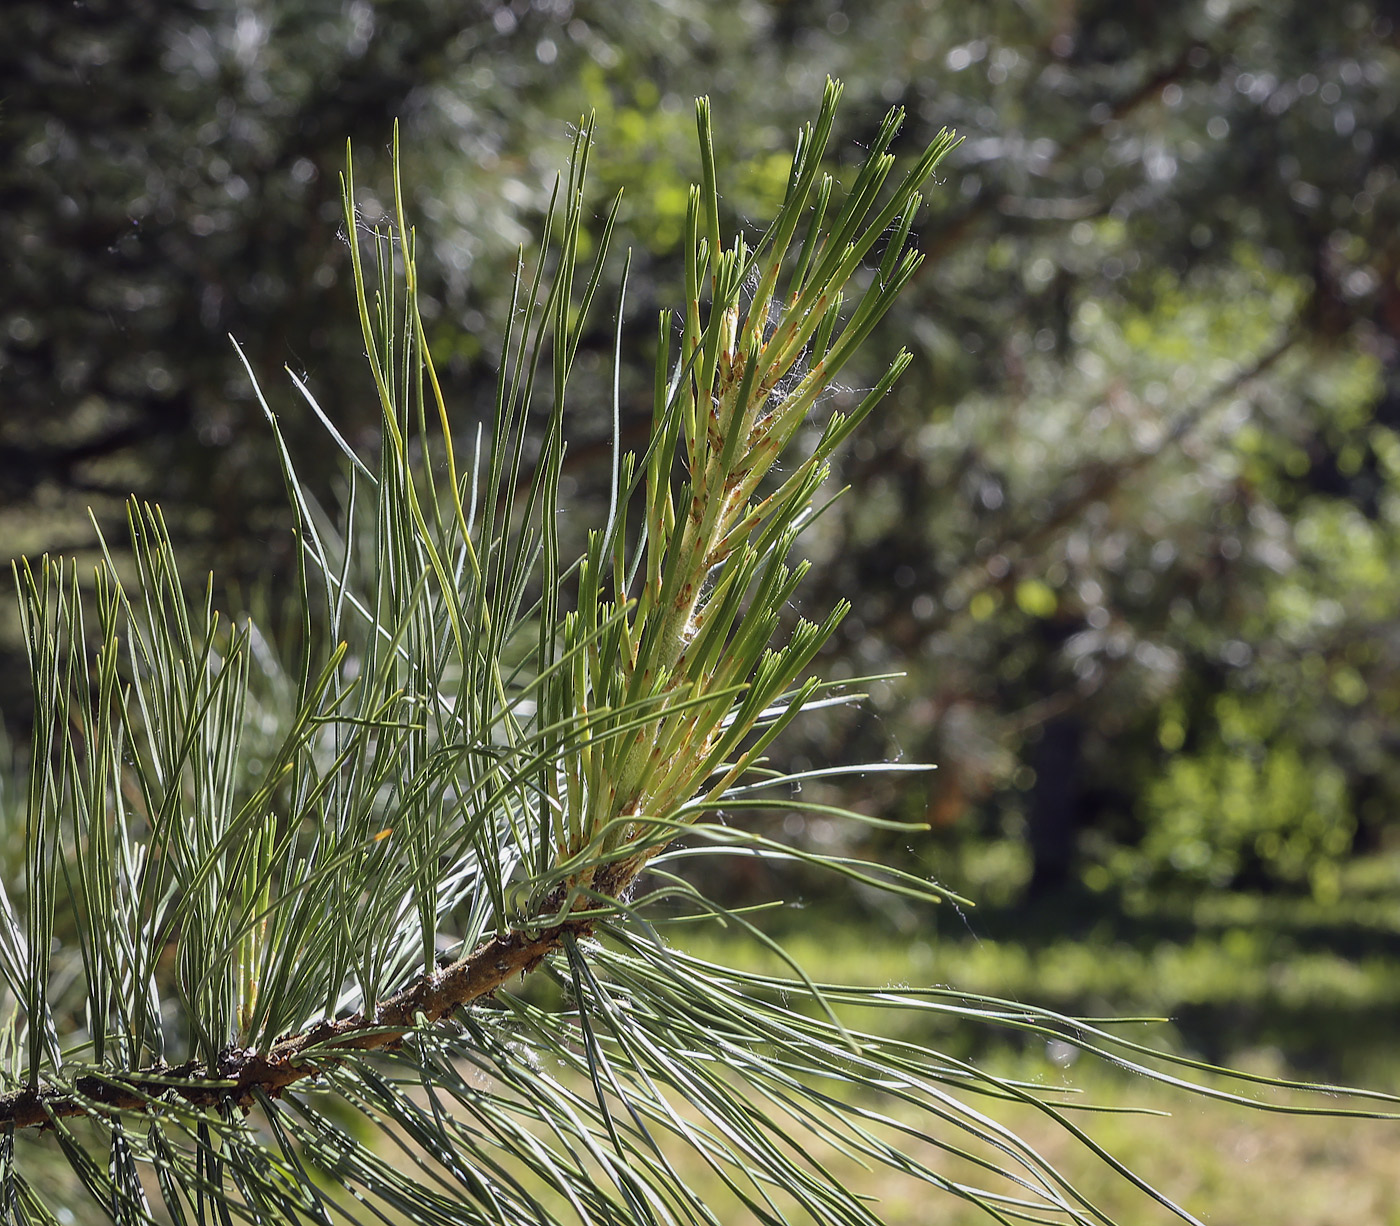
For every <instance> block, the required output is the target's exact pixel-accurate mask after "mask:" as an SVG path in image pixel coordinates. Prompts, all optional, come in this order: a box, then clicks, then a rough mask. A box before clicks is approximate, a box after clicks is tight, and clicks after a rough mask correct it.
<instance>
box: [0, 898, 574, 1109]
mask: <svg viewBox="0 0 1400 1226" xmlns="http://www.w3.org/2000/svg"><path fill="white" fill-rule="evenodd" d="M594 923H595V920H594V919H593V918H592V917H590V916H589V915H588V914H587V913H583V914H580V915H578V916H576V917H575V918H571V919H567V920H565V921H563V922H562V923H559V924H555V925H554V926H552V927H550V928H546V929H543V930H542V931H539V932H531V931H529V930H527V929H514V930H512V931H510V932H508V933H505V934H504V935H501V936H496V937H493V938H492V939H491V940H489V941H486V942H485V943H483V944H482V945H479V946H478V947H477V948H476V949H475V950H473V951H472V953H470V954H469V955H468V956H467V957H465V958H462V959H460V960H459V961H457V962H454V963H453V964H452V965H451V966H448V967H445V968H443V969H442V970H438V971H433V972H431V973H429V974H426V975H421V976H419V977H418V978H417V979H415V980H414V981H413V982H412V983H411V984H409V985H408V986H407V987H405V988H403V989H402V990H400V991H398V992H396V993H395V994H394V995H393V996H390V997H389V998H388V999H387V1000H383V1001H381V1002H380V1003H379V1004H378V1005H376V1006H375V1009H374V1014H373V1016H372V1017H367V1016H366V1015H365V1014H363V1013H356V1014H353V1015H352V1016H350V1017H345V1018H340V1019H338V1020H336V1021H333V1022H332V1021H320V1022H317V1023H316V1024H315V1025H314V1026H311V1027H309V1028H308V1029H306V1030H303V1031H301V1032H299V1033H297V1034H293V1035H289V1036H287V1037H286V1038H284V1039H282V1040H280V1041H279V1042H278V1043H276V1044H275V1045H273V1047H272V1048H271V1049H269V1050H268V1051H265V1052H259V1051H250V1050H247V1049H244V1048H237V1047H231V1048H229V1049H228V1050H227V1051H226V1052H224V1053H222V1054H221V1055H220V1057H219V1059H218V1061H217V1062H216V1063H215V1064H214V1066H213V1067H210V1065H209V1064H208V1063H207V1062H206V1061H203V1060H188V1061H186V1062H185V1063H184V1064H180V1065H174V1066H167V1065H152V1066H150V1067H147V1068H143V1069H137V1070H133V1071H131V1072H126V1073H118V1072H104V1073H101V1074H98V1073H85V1074H82V1075H80V1076H79V1077H77V1078H75V1079H74V1081H73V1083H72V1088H71V1089H67V1088H63V1087H60V1086H53V1085H37V1086H28V1087H26V1088H25V1089H23V1090H18V1091H14V1092H12V1093H10V1094H6V1095H4V1096H0V1128H4V1127H12V1128H16V1129H18V1128H36V1127H37V1128H41V1129H42V1128H48V1127H51V1126H52V1125H53V1122H54V1120H56V1119H62V1118H66V1117H73V1116H80V1115H90V1114H92V1113H94V1112H98V1113H107V1112H120V1111H139V1110H141V1109H143V1108H147V1109H151V1108H155V1107H156V1106H158V1105H159V1103H160V1100H161V1099H162V1098H164V1097H165V1096H166V1095H167V1094H175V1095H177V1096H178V1097H179V1098H181V1099H183V1100H184V1101H185V1103H187V1104H188V1105H189V1106H191V1107H197V1108H213V1107H220V1106H229V1105H231V1106H235V1107H238V1108H239V1109H240V1110H243V1111H247V1110H249V1109H250V1108H251V1107H252V1106H253V1104H254V1102H255V1101H256V1100H257V1099H258V1098H259V1097H260V1096H262V1097H267V1098H280V1097H281V1096H282V1095H283V1094H285V1093H286V1092H287V1091H288V1090H289V1089H291V1088H292V1087H293V1086H295V1085H296V1084H297V1083H298V1082H301V1081H305V1080H307V1079H308V1078H312V1077H316V1076H319V1075H320V1074H322V1073H325V1072H327V1071H329V1070H330V1069H332V1068H334V1067H335V1066H336V1065H337V1064H338V1063H339V1058H338V1057H337V1055H336V1053H337V1052H338V1051H382V1050H384V1049H386V1048H393V1047H396V1046H397V1045H398V1044H399V1043H401V1042H402V1041H403V1039H404V1036H405V1035H407V1034H408V1033H409V1032H410V1031H412V1030H413V1029H414V1028H415V1027H418V1026H421V1025H423V1024H425V1023H433V1022H438V1021H441V1020H442V1019H443V1018H444V1017H447V1016H449V1015H450V1014H452V1013H454V1012H456V1011H457V1010H458V1009H462V1008H466V1007H468V1006H469V1005H472V1004H474V1003H475V1002H477V1001H479V1000H481V999H483V998H484V997H487V996H490V995H491V994H492V993H493V992H495V991H496V990H497V989H499V988H501V987H503V986H504V985H505V984H507V983H508V982H510V980H511V979H513V978H514V977H515V976H516V975H527V974H529V973H530V972H531V971H532V970H534V969H535V967H537V966H538V965H539V964H540V963H541V962H543V961H544V959H545V958H546V957H548V956H549V955H550V954H551V953H553V952H554V951H555V950H557V949H559V948H560V947H561V946H562V945H563V943H564V939H565V937H566V936H572V937H574V938H579V937H584V936H587V935H589V933H590V932H591V931H592V928H593V924H594Z"/></svg>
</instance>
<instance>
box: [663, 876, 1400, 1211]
mask: <svg viewBox="0 0 1400 1226" xmlns="http://www.w3.org/2000/svg"><path fill="white" fill-rule="evenodd" d="M987 854H988V855H989V856H995V855H998V854H1000V853H997V852H995V851H989V852H988V853H987ZM1004 867H1005V866H1003V869H1004ZM972 868H973V872H971V873H965V874H964V876H965V877H967V876H975V875H976V870H977V865H976V864H974V865H973V866H972ZM982 871H983V872H984V874H985V879H984V880H982V881H981V882H980V883H979V882H976V881H972V882H968V881H967V880H964V881H963V882H962V883H960V884H963V885H965V886H969V885H970V886H971V888H972V889H973V892H975V893H978V894H980V896H981V897H984V898H989V900H990V901H989V903H988V904H987V905H984V906H982V907H979V908H978V909H977V910H976V911H974V912H971V913H960V912H955V911H953V910H951V909H948V910H945V911H943V912H941V913H940V914H938V915H936V916H933V917H929V916H913V915H901V914H890V915H887V916H885V917H883V918H884V919H887V920H889V921H890V922H888V923H882V922H880V921H879V918H878V917H870V916H867V917H864V918H861V919H852V918H850V917H849V916H847V917H844V918H843V917H839V916H833V915H830V914H827V915H825V916H823V917H822V918H821V919H820V920H816V922H812V921H813V920H814V919H815V915H814V914H813V913H811V912H807V913H803V912H798V913H796V914H795V915H792V914H790V915H789V916H788V917H787V919H786V921H783V922H782V923H781V924H780V926H782V927H786V929H787V931H786V932H785V934H784V936H783V942H784V945H785V946H786V948H787V949H788V950H789V952H790V953H792V954H793V955H794V956H795V957H796V958H797V960H798V961H800V962H801V963H802V964H803V965H804V966H805V967H806V968H807V969H808V970H809V972H810V973H812V974H813V976H814V977H817V978H820V979H824V980H827V981H844V982H858V983H865V984H915V985H917V984H947V985H950V986H953V987H956V988H958V989H962V990H967V991H973V992H980V993H986V994H989V995H995V996H998V997H1003V998H1010V999H1013V1000H1019V1001H1024V1002H1027V1003H1034V1004H1037V1005H1042V1006H1047V1007H1050V1008H1055V1009H1059V1010H1062V1011H1064V1012H1067V1013H1076V1014H1089V1015H1099V1016H1103V1015H1113V1014H1120V1015H1122V1014H1135V1015H1143V1014H1152V1015H1157V1016H1165V1017H1168V1018H1170V1019H1171V1020H1170V1021H1169V1022H1167V1023H1165V1024H1162V1025H1158V1026H1144V1027H1143V1028H1142V1031H1141V1033H1140V1034H1137V1035H1134V1037H1136V1038H1139V1039H1140V1040H1142V1041H1148V1042H1151V1043H1153V1044H1157V1045H1161V1046H1164V1047H1166V1048H1168V1049H1171V1050H1175V1051H1179V1052H1184V1053H1187V1054H1191V1055H1196V1056H1201V1057H1204V1058H1206V1059H1209V1060H1212V1061H1216V1062H1223V1063H1228V1064H1230V1065H1231V1066H1233V1067H1243V1068H1246V1069H1249V1070H1252V1071H1256V1072H1261V1073H1267V1074H1270V1075H1277V1076H1291V1077H1301V1078H1306V1079H1316V1080H1328V1081H1337V1080H1345V1081H1347V1082H1350V1083H1351V1084H1358V1085H1365V1086H1369V1087H1373V1088H1377V1089H1383V1090H1389V1091H1391V1092H1396V1091H1400V1042H1397V1022H1400V888H1397V887H1400V860H1396V859H1395V858H1394V857H1391V858H1389V859H1382V860H1372V861H1365V862H1359V863H1358V864H1357V865H1355V866H1353V868H1352V869H1350V870H1349V875H1348V877H1347V879H1346V881H1345V882H1344V889H1343V892H1342V895H1341V897H1340V898H1338V899H1336V900H1333V901H1331V902H1330V903H1328V904H1327V905H1325V906H1324V905H1322V904H1319V903H1316V902H1314V901H1312V900H1309V899H1305V898H1298V897H1284V896H1278V895H1273V896H1270V895H1250V894H1240V893H1221V894H1217V895H1211V896H1206V897H1200V896H1196V897H1187V896H1181V897H1170V896H1163V895H1155V896H1154V895H1150V894H1147V893H1138V894H1136V895H1120V896H1115V897H1108V896H1105V895H1100V896H1089V895H1081V896H1078V897H1073V898H1070V899H1068V900H1062V901H1061V903H1060V904H1058V905H1057V906H1056V907H1054V908H1039V909H1035V910H1028V909H1026V908H1023V907H1020V906H1018V905H1017V904H1016V903H1015V901H1014V891H1012V890H1010V889H1007V888H1004V887H1005V884H1006V881H1007V880H1008V877H1007V875H1006V874H1005V872H1004V871H1002V872H1000V873H999V872H998V870H997V869H996V867H995V865H993V866H991V867H988V866H986V865H983V866H982ZM979 885H980V887H981V888H980V889H978V886H979ZM804 914H805V915H806V916H807V917H808V918H802V917H803V916H804ZM686 943H687V944H688V946H689V947H690V948H691V949H692V950H693V951H694V952H696V953H698V954H700V955H702V956H704V957H706V958H708V959H710V960H712V961H715V962H729V963H731V964H735V963H737V964H741V965H749V966H754V967H757V966H763V967H765V969H777V968H776V966H775V965H774V964H773V962H772V960H771V956H770V955H768V954H766V953H765V952H764V951H762V950H760V949H757V948H755V947H752V946H749V945H747V944H741V943H739V942H737V941H733V940H730V939H726V938H725V937H724V935H723V934H722V933H718V932H716V931H714V930H710V931H707V932H704V933H695V934H693V935H691V936H689V937H688V938H687V942H686ZM902 1024H905V1025H907V1024H909V1023H907V1022H905V1023H902ZM922 1024H924V1025H927V1023H922ZM911 1037H917V1038H919V1039H921V1040H924V1041H927V1042H930V1043H931V1044H934V1045H938V1046H939V1047H940V1049H942V1050H948V1051H950V1052H952V1053H953V1054H955V1055H958V1056H960V1057H963V1058H970V1059H974V1060H976V1061H978V1062H979V1063H981V1064H984V1065H987V1066H989V1067H992V1068H994V1069H995V1070H996V1071H998V1072H1001V1073H1004V1074H1007V1075H1014V1076H1020V1077H1023V1078H1027V1079H1034V1080H1037V1081H1041V1082H1044V1083H1048V1084H1056V1085H1061V1084H1062V1085H1064V1086H1065V1087H1067V1088H1072V1089H1074V1090H1076V1091H1080V1092H1082V1094H1083V1095H1084V1097H1085V1098H1086V1099H1088V1100H1090V1101H1093V1102H1095V1103H1097V1104H1101V1105H1103V1106H1107V1107H1112V1108H1119V1109H1121V1108H1128V1107H1138V1108H1146V1109H1150V1110H1155V1111H1162V1112H1169V1113H1170V1117H1169V1118H1166V1119H1162V1118H1157V1117H1150V1116H1140V1115H1123V1114H1113V1115H1098V1116H1092V1117H1087V1127H1088V1129H1089V1131H1090V1132H1091V1134H1092V1135H1093V1136H1094V1138H1095V1140H1097V1141H1099V1142H1100V1143H1101V1144H1103V1145H1105V1146H1106V1147H1107V1148H1109V1149H1110V1150H1111V1151H1113V1152H1114V1153H1115V1154H1116V1155H1117V1156H1118V1157H1119V1158H1121V1159H1123V1160H1124V1161H1126V1162H1127V1163H1128V1164H1129V1165H1130V1166H1132V1167H1133V1168H1134V1169H1135V1170H1137V1171H1138V1172H1139V1173H1140V1174H1142V1175H1143V1176H1145V1177H1146V1178H1148V1179H1149V1180H1150V1181H1152V1182H1154V1183H1156V1184H1157V1185H1158V1186H1159V1187H1160V1188H1162V1190H1163V1191H1165V1192H1167V1193H1168V1194H1169V1195H1171V1196H1172V1197H1173V1198H1175V1199H1177V1200H1178V1201H1179V1202H1180V1203H1182V1204H1184V1205H1185V1206H1186V1207H1187V1208H1188V1209H1190V1210H1191V1211H1192V1212H1194V1213H1196V1214H1197V1215H1198V1216H1200V1217H1202V1218H1203V1219H1205V1220H1206V1221H1209V1222H1231V1223H1233V1222H1240V1223H1255V1222H1259V1223H1265V1222H1267V1223H1275V1222H1277V1223H1288V1224H1290V1226H1330V1224H1332V1223H1337V1224H1341V1223H1349V1224H1361V1226H1372V1224H1377V1226H1386V1224H1389V1223H1394V1224H1397V1226H1400V1161H1397V1160H1396V1155H1397V1154H1400V1122H1390V1121H1365V1120H1336V1119H1321V1118H1299V1117H1296V1116H1287V1115H1281V1114H1272V1113H1267V1112H1262V1111H1254V1110H1249V1109H1247V1108H1243V1107H1239V1106H1233V1105H1230V1104H1225V1103H1219V1102H1213V1101H1210V1100H1206V1099H1202V1098H1198V1097H1195V1096H1192V1095H1189V1094H1185V1093H1181V1092H1178V1091H1174V1090H1171V1089H1168V1088H1165V1087H1162V1086H1160V1085H1157V1084H1155V1083H1152V1082H1149V1081H1146V1080H1144V1079H1142V1078H1136V1077H1132V1076H1131V1075H1127V1074H1124V1073H1121V1072H1119V1071H1116V1070H1112V1069H1109V1068H1106V1067H1104V1066H1103V1065H1101V1064H1096V1063H1095V1062H1093V1061H1092V1060H1089V1059H1087V1058H1085V1059H1079V1060H1077V1061H1075V1062H1074V1063H1073V1064H1071V1065H1069V1066H1068V1067H1062V1066H1061V1065H1059V1064H1057V1063H1056V1062H1055V1061H1054V1060H1053V1059H1052V1058H1051V1057H1052V1056H1056V1055H1062V1053H1055V1052H1048V1051H1046V1050H1045V1048H1044V1045H1043V1044H1042V1045H1038V1046H1037V1045H1034V1044H1030V1045H1027V1044H1021V1045H1017V1044H1014V1043H1008V1042H1007V1041H1005V1040H1001V1039H995V1038H987V1037H980V1036H978V1035H976V1034H967V1033H958V1032H956V1031H948V1032H946V1033H942V1034H935V1033H923V1034H918V1035H916V1036H911ZM1291 1101H1298V1102H1303V1101H1307V1100H1306V1099H1305V1098H1303V1097H1302V1096H1294V1097H1293V1099H1292V1100H1291ZM993 1114H994V1115H995V1117H996V1118H997V1119H998V1120H999V1121H1000V1122H1002V1123H1005V1124H1007V1125H1008V1126H1010V1127H1013V1128H1014V1129H1016V1130H1017V1131H1018V1132H1020V1133H1021V1134H1022V1135H1023V1136H1024V1137H1025V1138H1026V1139H1027V1140H1029V1141H1031V1142H1032V1143H1033V1144H1034V1145H1035V1146H1036V1147H1037V1149H1039V1150H1040V1152H1041V1153H1042V1154H1043V1155H1044V1156H1045V1157H1047V1158H1049V1159H1051V1160H1052V1161H1053V1162H1054V1163H1055V1164H1056V1165H1057V1166H1059V1167H1061V1168H1062V1169H1063V1171H1064V1173H1065V1174H1067V1175H1069V1176H1070V1177H1071V1178H1072V1179H1073V1180H1074V1181H1075V1182H1076V1183H1077V1184H1078V1185H1079V1186H1080V1187H1081V1189H1082V1190H1083V1191H1084V1192H1086V1193H1087V1194H1088V1195H1089V1196H1090V1197H1091V1198H1092V1199H1094V1200H1095V1201H1096V1202H1097V1203H1098V1204H1099V1205H1100V1206H1101V1207H1102V1208H1103V1209H1104V1210H1105V1211H1106V1212H1108V1213H1109V1214H1110V1215H1111V1216H1112V1217H1113V1218H1114V1219H1116V1220H1118V1221H1122V1222H1125V1223H1138V1222H1143V1223H1153V1222H1159V1221H1160V1222H1166V1221H1171V1220H1175V1219H1174V1218H1172V1217H1171V1216H1170V1215H1168V1214H1167V1213H1166V1211H1165V1210H1160V1209H1159V1208H1158V1207H1156V1206H1154V1205H1153V1204H1151V1203H1150V1202H1149V1201H1147V1200H1145V1199H1144V1198H1143V1196H1142V1194H1141V1193H1139V1192H1137V1191H1136V1190H1134V1189H1133V1188H1131V1187H1130V1186H1129V1185H1128V1184H1127V1183H1125V1182H1124V1181H1123V1180H1122V1179H1121V1178H1120V1177H1119V1176H1118V1175H1116V1174H1115V1173H1114V1172H1113V1171H1111V1170H1110V1169H1108V1168H1107V1167H1106V1166H1105V1165H1104V1164H1103V1163H1102V1162H1101V1161H1100V1160H1099V1159H1097V1158H1096V1157H1094V1156H1093V1155H1092V1154H1091V1153H1089V1152H1087V1151H1085V1150H1084V1149H1083V1148H1082V1147H1080V1146H1078V1145H1077V1143H1075V1142H1074V1141H1073V1139H1072V1138H1070V1137H1068V1136H1067V1135H1066V1134H1065V1133H1064V1132H1063V1131H1062V1130H1060V1129H1059V1128H1057V1127H1056V1126H1055V1125H1054V1124H1053V1123H1052V1122H1050V1121H1048V1120H1046V1119H1045V1118H1044V1117H1042V1116H1039V1115H1038V1114H1037V1113H1036V1112H1035V1111H1034V1110H1032V1109H1030V1108H1023V1107H1014V1106H1013V1107H1010V1108H1007V1107H1005V1106H1002V1105H998V1106H997V1108H996V1109H995V1111H994V1112H993ZM1079 1122H1081V1123H1085V1122H1086V1121H1085V1120H1084V1119H1080V1121H1079ZM939 1165H940V1169H943V1167H944V1166H945V1165H946V1163H944V1162H942V1161H941V1160H940V1164H939ZM848 1179H849V1184H850V1186H851V1187H853V1188H860V1189H861V1190H863V1191H868V1192H869V1193H871V1194H872V1195H875V1196H878V1197H879V1198H880V1201H881V1209H880V1213H881V1216H882V1218H883V1220H885V1221H887V1222H889V1223H892V1224H896V1223H911V1224H912V1223H924V1222H931V1221H936V1222H940V1223H955V1224H961V1223H965V1222H966V1223H972V1222H980V1221H985V1220H987V1219H985V1218H984V1217H982V1216H981V1215H980V1214H979V1213H978V1212H977V1211H976V1210H975V1209H972V1208H970V1207H963V1206H959V1205H958V1204H957V1203H956V1202H953V1201H948V1202H947V1203H944V1201H945V1198H942V1197H939V1198H938V1199H937V1201H936V1202H935V1201H934V1199H933V1196H934V1194H932V1193H929V1192H927V1191H922V1190H920V1188H919V1186H918V1185H914V1184H912V1183H909V1182H906V1181H903V1180H899V1179H898V1178H896V1177H894V1176H890V1175H872V1174H867V1173H866V1172H863V1171H861V1170H860V1169H859V1168H858V1167H856V1166H855V1165H854V1164H849V1166H848ZM718 1195H719V1192H718V1190H717V1191H716V1196H718ZM727 1220H728V1219H727ZM732 1220H733V1221H735V1222H739V1221H742V1220H745V1219H743V1218H742V1217H741V1216H738V1215H737V1214H736V1216H734V1217H733V1219H732Z"/></svg>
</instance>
